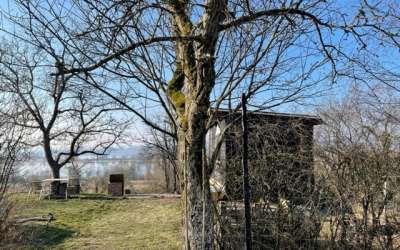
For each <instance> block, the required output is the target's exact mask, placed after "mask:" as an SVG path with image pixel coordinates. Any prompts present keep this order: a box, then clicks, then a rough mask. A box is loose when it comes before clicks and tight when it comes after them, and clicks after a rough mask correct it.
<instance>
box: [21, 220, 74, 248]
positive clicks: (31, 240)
mask: <svg viewBox="0 0 400 250" xmlns="http://www.w3.org/2000/svg"><path fill="white" fill-rule="evenodd" d="M21 232H22V233H21V240H22V241H23V244H29V245H30V246H31V247H35V248H36V247H39V248H40V247H43V248H48V247H54V246H57V245H59V244H62V243H63V242H64V241H65V240H66V239H68V238H71V237H72V236H73V235H74V234H75V232H76V231H74V230H71V229H68V228H65V227H60V226H55V225H43V224H36V223H31V224H26V225H23V226H21Z"/></svg>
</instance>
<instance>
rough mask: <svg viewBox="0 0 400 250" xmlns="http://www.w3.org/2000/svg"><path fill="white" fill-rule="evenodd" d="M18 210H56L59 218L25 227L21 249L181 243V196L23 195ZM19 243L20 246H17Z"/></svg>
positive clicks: (37, 213)
mask: <svg viewBox="0 0 400 250" xmlns="http://www.w3.org/2000/svg"><path fill="white" fill-rule="evenodd" d="M17 204H18V208H17V210H16V215H17V216H41V215H47V214H48V213H52V214H53V215H54V216H55V218H56V221H53V222H51V223H50V224H49V225H48V226H47V225H46V222H32V223H27V224H25V225H23V226H21V227H20V228H19V230H20V232H21V233H22V236H23V237H22V241H21V242H19V243H18V248H20V249H178V248H180V221H181V219H180V218H181V216H180V201H179V200H178V199H123V200H97V199H96V200H91V199H81V200H79V199H70V200H67V201H65V200H41V201H37V200H34V199H30V200H26V199H25V198H21V197H18V198H17ZM13 248H15V246H14V247H13Z"/></svg>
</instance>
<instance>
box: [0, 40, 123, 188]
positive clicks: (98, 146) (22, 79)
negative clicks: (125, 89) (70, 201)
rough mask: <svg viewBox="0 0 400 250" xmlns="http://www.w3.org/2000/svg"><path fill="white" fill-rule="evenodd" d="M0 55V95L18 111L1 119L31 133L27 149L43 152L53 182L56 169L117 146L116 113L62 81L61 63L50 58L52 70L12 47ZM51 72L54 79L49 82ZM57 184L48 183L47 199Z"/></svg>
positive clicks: (39, 57)
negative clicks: (3, 95)
mask: <svg viewBox="0 0 400 250" xmlns="http://www.w3.org/2000/svg"><path fill="white" fill-rule="evenodd" d="M0 54H1V55H0V56H1V57H0V81H1V84H0V89H1V91H2V92H3V93H5V94H6V95H8V98H10V99H12V100H15V103H14V105H16V106H18V110H20V112H19V114H18V113H15V112H11V113H10V112H7V111H2V112H1V115H2V117H4V118H5V119H7V120H8V121H9V122H12V123H13V124H14V125H15V126H17V127H18V126H19V127H23V128H25V129H30V130H31V131H35V133H34V134H33V136H32V137H31V141H30V142H29V143H30V144H31V145H32V146H37V145H40V146H41V147H42V148H43V151H44V156H45V158H46V161H47V163H48V164H49V167H50V168H51V170H52V174H53V178H60V169H61V168H62V167H63V166H65V165H66V164H68V163H70V162H71V161H72V160H73V159H74V158H75V157H79V156H81V155H84V154H94V155H104V154H106V152H107V150H108V149H109V148H110V147H111V146H112V145H113V144H115V143H116V142H117V141H118V139H119V138H120V136H121V134H122V132H123V131H124V129H125V127H126V125H127V123H126V122H125V121H124V119H121V118H119V119H118V120H117V119H116V116H117V115H116V114H117V113H118V111H120V110H121V108H119V107H118V105H115V104H114V103H113V102H111V101H107V100H106V99H105V98H104V96H101V95H98V94H96V93H91V91H90V89H88V88H86V87H85V85H84V82H82V81H81V80H80V79H76V78H74V77H73V75H69V76H65V75H63V73H62V71H63V70H64V66H63V62H62V58H61V57H56V58H55V59H56V61H55V65H54V66H46V65H43V64H44V63H46V62H48V61H47V60H48V58H46V57H45V56H44V55H43V54H42V53H40V52H37V53H30V52H28V51H27V50H26V49H23V48H20V47H18V45H15V44H14V45H12V44H8V45H7V44H3V47H2V48H1V49H0ZM51 70H55V71H56V72H57V75H56V76H54V77H51V76H50V74H51ZM49 71H50V72H49ZM112 113H114V114H112ZM21 121H23V122H21ZM35 137H36V138H35ZM59 183H60V182H58V181H55V182H53V183H52V187H53V188H52V193H54V194H59V192H60V189H59Z"/></svg>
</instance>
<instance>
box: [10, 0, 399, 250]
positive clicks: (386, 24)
mask: <svg viewBox="0 0 400 250" xmlns="http://www.w3.org/2000/svg"><path fill="white" fill-rule="evenodd" d="M16 2H17V6H18V11H16V12H15V13H14V15H11V14H10V15H9V19H10V20H11V21H12V22H13V23H14V25H15V26H14V27H16V31H17V32H14V31H13V30H7V31H6V32H8V33H9V34H10V35H12V36H14V37H16V38H18V39H20V40H22V41H26V42H27V43H29V44H31V45H32V46H35V47H37V48H38V49H39V50H42V51H45V52H46V53H48V54H50V55H59V54H62V55H64V56H65V57H64V58H65V60H63V61H62V63H63V64H62V65H63V67H65V68H64V69H63V70H62V74H60V72H59V71H58V72H54V73H53V74H54V77H60V75H65V77H66V78H68V77H69V76H71V75H74V76H77V77H78V76H79V77H82V78H85V79H87V81H88V82H89V83H90V84H91V86H92V87H94V88H96V89H97V90H98V91H100V92H102V93H103V94H105V95H107V96H108V97H110V98H112V99H113V100H114V101H116V102H117V103H119V104H121V105H123V106H125V108H127V109H129V110H130V111H132V112H133V113H134V114H136V115H137V116H138V117H139V118H141V119H142V121H143V122H144V123H145V124H147V125H149V126H152V127H153V128H155V129H157V130H159V131H161V132H164V133H166V134H167V135H169V136H171V137H173V138H175V139H176V140H177V142H178V147H177V152H178V153H177V154H178V156H177V159H178V161H179V162H180V167H181V169H182V171H181V173H182V175H183V176H182V177H181V180H183V182H184V184H185V188H184V195H183V200H184V201H185V211H186V212H185V225H186V226H185V229H186V231H185V233H184V235H185V239H186V240H185V246H186V248H187V249H212V248H213V236H212V235H213V234H212V224H213V209H212V204H211V200H210V190H209V186H208V185H203V184H204V183H208V181H209V177H210V174H211V172H212V170H213V164H212V163H208V162H206V161H204V159H205V158H204V157H203V154H204V145H205V135H206V133H207V130H208V129H209V127H210V126H211V124H212V123H213V112H212V109H210V108H211V107H214V108H218V107H226V108H232V109H237V108H238V107H239V104H240V99H239V97H240V95H241V94H242V93H245V95H246V99H248V102H249V105H250V107H252V108H253V109H271V108H273V107H276V106H279V105H282V104H286V103H290V102H297V103H303V102H304V101H305V100H306V99H307V98H309V97H315V96H317V95H318V94H319V93H320V91H321V90H323V87H322V86H323V85H321V84H324V83H332V82H333V83H334V82H336V81H339V80H341V79H342V78H346V77H351V78H354V79H357V80H364V79H366V78H367V77H370V78H377V77H379V76H378V73H380V72H381V71H379V69H381V68H382V67H384V68H385V67H386V68H387V66H388V65H386V64H384V63H383V62H382V58H379V57H377V56H376V53H379V51H382V49H383V48H384V47H385V46H386V49H388V48H393V47H394V46H395V45H397V44H398V41H399V34H398V32H397V29H396V28H398V19H396V18H395V17H396V16H398V15H396V14H397V11H398V8H397V7H398V3H397V2H396V1H389V0H387V1H379V2H372V1H371V2H370V1H367V0H364V1H355V2H354V3H351V4H348V3H347V2H344V1H324V0H312V1H302V0H294V1H281V0H276V1H275V0H273V1H259V0H254V1H250V0H249V1H236V0H233V1H226V0H204V1H189V0H169V1H158V0H155V1H100V0H90V1H89V0H79V1H49V0H34V1H25V0H18V1H16ZM19 31H22V32H19ZM395 53H397V51H396V52H395ZM389 55H390V54H389ZM386 61H389V60H386ZM160 110H163V112H165V114H166V115H167V116H168V117H169V118H170V120H171V121H173V123H174V126H175V127H176V131H177V133H176V134H174V133H171V132H169V131H166V130H165V129H163V128H162V127H161V126H159V125H158V124H157V122H155V120H154V119H152V118H154V116H152V115H149V113H151V112H150V111H157V112H160Z"/></svg>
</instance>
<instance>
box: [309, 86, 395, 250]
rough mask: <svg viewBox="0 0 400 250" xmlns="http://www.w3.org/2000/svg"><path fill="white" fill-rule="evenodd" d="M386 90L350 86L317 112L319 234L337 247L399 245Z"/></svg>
mask: <svg viewBox="0 0 400 250" xmlns="http://www.w3.org/2000/svg"><path fill="white" fill-rule="evenodd" d="M375 87H376V86H375ZM390 93H391V92H388V91H387V88H385V89H382V88H381V87H379V88H373V89H368V90H363V89H360V88H355V89H353V92H352V93H351V94H350V95H349V96H347V97H346V98H344V99H343V100H340V101H337V102H335V103H332V104H331V105H329V106H328V107H327V108H326V109H325V110H323V111H321V116H322V117H323V119H324V121H325V123H326V125H325V126H323V127H321V130H320V131H319V132H320V133H319V135H320V136H319V138H320V141H319V145H320V147H318V151H317V152H318V168H317V176H318V178H319V179H320V183H321V188H322V189H321V190H322V191H323V192H324V197H325V199H324V201H325V206H326V207H327V208H329V211H330V220H329V226H328V227H327V228H329V230H327V231H326V232H325V233H326V234H325V236H326V237H327V240H328V241H330V242H335V243H336V244H337V245H338V246H340V247H351V246H353V247H356V248H361V247H362V248H364V249H371V248H381V249H395V248H398V247H399V246H400V241H399V236H400V234H399V232H400V231H399V230H400V227H399V223H398V212H399V210H398V209H396V204H398V203H399V201H400V200H399V198H400V197H398V195H397V193H398V183H399V179H398V178H399V175H400V172H399V168H398V166H399V165H398V164H399V159H400V144H399V139H400V138H399V136H400V133H399V132H400V130H399V129H400V123H399V121H398V120H397V119H394V117H397V114H398V112H399V106H398V103H399V99H398V96H397V97H396V96H393V95H391V94H390Z"/></svg>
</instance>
